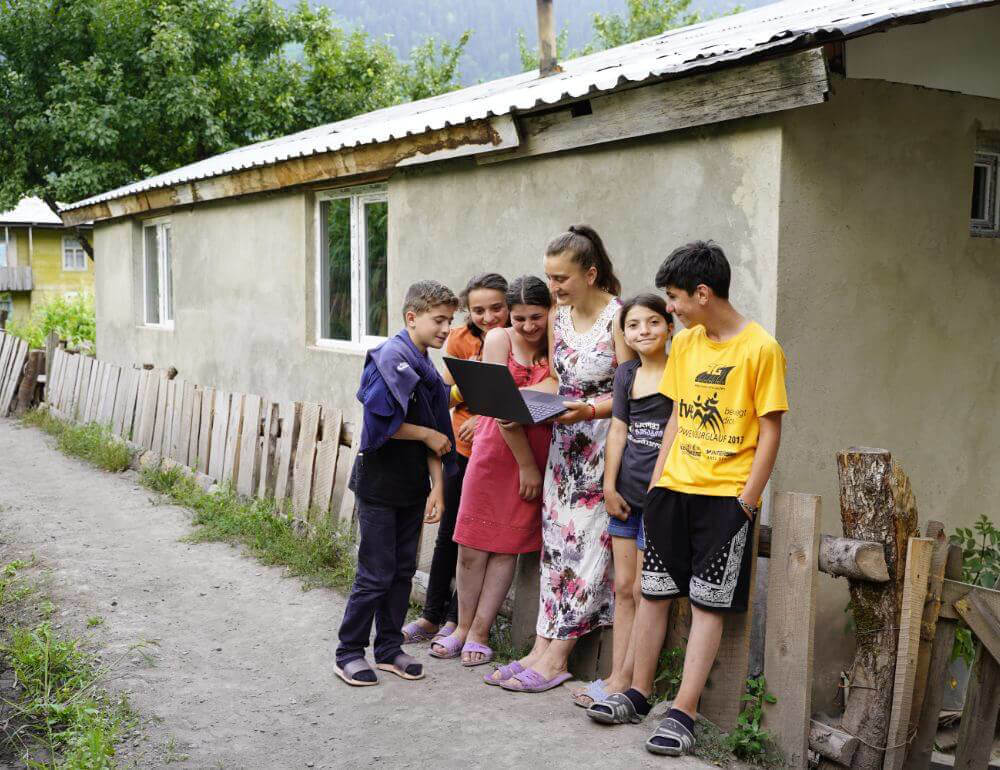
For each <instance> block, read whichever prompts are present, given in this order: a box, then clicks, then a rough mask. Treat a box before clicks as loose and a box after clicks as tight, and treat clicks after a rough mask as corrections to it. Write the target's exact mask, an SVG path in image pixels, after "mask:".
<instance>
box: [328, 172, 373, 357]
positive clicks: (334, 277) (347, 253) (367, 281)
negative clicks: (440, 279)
mask: <svg viewBox="0 0 1000 770" xmlns="http://www.w3.org/2000/svg"><path fill="white" fill-rule="evenodd" d="M316 223H317V227H316V233H317V238H318V241H319V242H318V244H317V248H316V254H317V260H316V265H317V271H316V272H317V274H316V292H317V297H318V302H317V333H316V340H317V343H319V344H324V343H326V344H331V343H332V344H335V345H336V344H342V343H353V344H357V345H364V346H367V345H371V344H373V343H375V342H377V341H380V340H382V339H385V337H386V336H388V333H389V312H388V291H387V284H386V278H387V267H388V259H387V249H388V224H389V202H388V197H387V195H386V188H385V186H384V185H373V186H367V187H354V188H349V189H344V190H331V191H329V192H325V193H320V194H319V195H318V196H317V201H316Z"/></svg>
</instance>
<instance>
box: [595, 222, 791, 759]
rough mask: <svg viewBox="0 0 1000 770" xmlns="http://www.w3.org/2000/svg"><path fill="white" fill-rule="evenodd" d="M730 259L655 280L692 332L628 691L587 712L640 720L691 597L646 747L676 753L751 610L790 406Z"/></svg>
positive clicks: (683, 348)
mask: <svg viewBox="0 0 1000 770" xmlns="http://www.w3.org/2000/svg"><path fill="white" fill-rule="evenodd" d="M729 280H730V270H729V262H728V261H727V260H726V256H725V254H724V253H723V252H722V249H721V248H719V246H718V245H716V244H715V243H713V242H711V241H708V242H707V243H706V242H703V241H696V242H694V243H689V244H688V245H686V246H682V247H681V248H679V249H676V250H675V251H674V252H673V253H672V254H671V255H670V256H669V257H667V259H666V261H665V262H664V263H663V265H662V266H661V267H660V269H659V271H658V272H657V274H656V286H657V288H662V289H664V290H665V291H666V294H667V309H668V310H670V311H671V312H672V313H673V314H674V315H675V316H676V317H677V318H678V319H679V320H680V321H681V322H683V323H684V325H685V326H686V327H687V328H686V329H685V330H684V331H682V332H681V333H680V334H678V335H677V336H676V337H674V342H673V344H672V346H671V349H670V357H669V358H668V359H667V368H666V369H665V370H664V373H663V379H662V381H661V383H660V392H662V393H663V395H665V396H667V397H668V398H671V399H673V402H674V410H673V413H672V414H671V416H670V421H669V422H668V423H667V427H666V429H665V431H664V434H663V444H662V446H661V447H660V453H659V456H658V458H657V462H656V466H655V469H654V471H653V476H652V481H651V484H650V491H649V494H648V495H647V498H646V505H645V507H644V514H643V526H644V528H645V536H646V551H645V555H644V560H643V565H642V575H641V578H640V582H641V588H642V598H641V600H640V602H639V608H638V611H637V615H636V621H635V627H634V631H633V633H635V634H637V636H636V641H637V644H636V646H635V669H634V674H633V678H632V687H631V689H629V690H628V691H626V692H624V693H618V694H615V695H611V696H609V698H608V699H607V700H605V701H602V702H599V703H595V704H593V705H591V706H590V708H589V709H588V715H589V716H591V717H592V718H593V719H596V720H597V721H600V722H605V723H621V722H638V721H640V720H641V719H642V718H643V717H644V716H645V715H646V714H648V713H649V705H648V702H647V700H646V699H647V698H648V696H649V695H650V694H651V693H652V691H653V677H654V675H655V673H656V664H657V659H658V657H659V651H660V648H661V647H662V645H663V637H664V634H665V632H666V622H667V611H668V610H669V607H670V601H669V600H670V599H673V598H676V597H684V596H686V597H688V598H689V599H690V601H691V613H692V621H691V633H690V635H689V638H688V644H687V652H686V654H685V658H684V673H683V677H682V680H681V687H680V691H679V692H678V694H677V698H676V699H675V700H674V704H673V708H671V709H670V711H669V712H668V714H667V717H666V719H664V720H663V721H662V722H661V723H660V726H659V727H658V728H657V729H656V732H655V733H653V735H652V736H651V737H650V739H649V740H648V741H646V748H647V749H648V750H649V751H651V752H653V753H656V754H666V755H670V756H680V755H682V754H687V753H689V752H690V751H691V750H692V749H693V747H694V718H695V715H696V714H697V709H698V700H699V698H700V697H701V692H702V690H703V689H704V687H705V682H706V680H707V679H708V672H709V670H710V669H711V667H712V664H713V663H714V661H715V656H716V654H717V653H718V650H719V642H720V640H721V638H722V625H723V613H726V612H745V611H746V609H747V599H748V597H749V593H750V560H751V557H752V552H753V548H752V540H751V538H752V537H753V536H754V525H755V523H756V518H757V514H758V512H759V507H758V506H759V503H760V497H761V494H762V493H763V491H764V485H765V484H766V483H767V479H768V477H769V476H770V475H771V469H772V468H773V467H774V460H775V457H776V456H777V454H778V443H779V440H780V438H781V417H782V414H783V413H784V412H786V411H787V410H788V401H787V397H786V395H785V356H784V353H783V352H782V350H781V347H780V346H779V345H778V343H777V342H776V341H775V340H774V338H773V337H772V336H771V335H770V334H768V333H767V332H766V331H764V329H763V328H762V327H761V326H760V325H759V324H757V323H756V322H754V321H750V320H747V319H746V318H744V317H743V316H742V315H740V314H739V312H737V310H736V309H735V308H734V307H733V306H732V305H731V304H729Z"/></svg>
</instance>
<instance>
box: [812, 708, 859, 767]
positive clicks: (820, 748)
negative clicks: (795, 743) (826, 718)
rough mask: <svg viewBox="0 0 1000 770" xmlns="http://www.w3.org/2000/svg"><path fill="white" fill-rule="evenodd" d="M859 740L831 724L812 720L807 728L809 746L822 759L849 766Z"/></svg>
mask: <svg viewBox="0 0 1000 770" xmlns="http://www.w3.org/2000/svg"><path fill="white" fill-rule="evenodd" d="M859 745H860V741H859V740H858V739H857V738H855V737H854V736H853V735H849V734H848V733H845V732H844V731H843V730H838V729H837V728H836V727H833V726H832V725H828V724H825V723H823V722H818V721H816V720H815V719H813V720H812V724H811V727H810V729H809V748H810V749H812V750H813V751H815V752H816V753H817V754H819V755H820V756H821V757H823V758H824V759H828V760H830V761H831V762H835V763H837V764H838V765H843V766H844V767H850V765H851V761H852V760H853V759H854V754H855V752H856V751H857V750H858V746H859Z"/></svg>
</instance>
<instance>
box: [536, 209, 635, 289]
mask: <svg viewBox="0 0 1000 770" xmlns="http://www.w3.org/2000/svg"><path fill="white" fill-rule="evenodd" d="M557 254H569V255H570V256H571V257H572V258H573V261H574V262H576V263H577V264H578V265H580V267H582V268H583V269H584V270H585V271H586V270H589V269H590V268H592V267H594V268H597V280H596V281H595V282H594V283H595V285H596V286H597V288H599V289H603V290H604V291H606V292H607V293H608V294H613V295H614V296H616V297H617V296H619V295H620V294H621V293H622V284H621V281H619V280H618V276H616V275H615V269H614V266H613V265H612V264H611V257H609V256H608V251H607V249H605V248H604V241H602V240H601V236H599V235H598V234H597V231H596V230H594V228H593V227H591V226H590V225H570V226H569V229H568V230H567V231H566V232H565V233H563V234H562V235H558V236H556V237H555V238H553V239H552V240H551V241H549V245H548V246H546V247H545V256H547V257H554V256H556V255H557Z"/></svg>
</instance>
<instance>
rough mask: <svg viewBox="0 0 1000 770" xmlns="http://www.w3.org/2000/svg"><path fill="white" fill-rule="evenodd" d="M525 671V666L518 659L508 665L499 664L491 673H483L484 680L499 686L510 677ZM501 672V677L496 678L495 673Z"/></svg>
mask: <svg viewBox="0 0 1000 770" xmlns="http://www.w3.org/2000/svg"><path fill="white" fill-rule="evenodd" d="M522 671H524V666H522V665H521V664H520V663H518V662H517V661H516V660H514V661H511V662H510V663H508V664H507V665H506V666H497V667H496V668H494V669H493V670H492V671H491V672H490V673H488V674H483V681H484V682H486V684H491V685H493V686H494V687H499V686H500V685H501V684H503V683H504V682H506V681H507V680H508V679H510V678H511V677H513V676H514V674H520V673H521V672H522ZM496 673H499V674H500V678H499V679H494V678H493V675H494V674H496Z"/></svg>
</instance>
